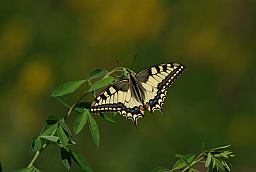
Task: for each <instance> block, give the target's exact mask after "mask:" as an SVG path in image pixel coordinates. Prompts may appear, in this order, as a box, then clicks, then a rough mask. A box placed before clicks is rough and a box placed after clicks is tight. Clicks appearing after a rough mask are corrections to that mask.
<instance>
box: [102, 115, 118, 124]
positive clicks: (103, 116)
mask: <svg viewBox="0 0 256 172" xmlns="http://www.w3.org/2000/svg"><path fill="white" fill-rule="evenodd" d="M100 116H101V117H102V118H104V119H105V120H106V121H108V122H110V123H113V124H117V122H116V121H114V120H113V119H112V118H111V117H110V116H109V115H105V114H104V113H100Z"/></svg>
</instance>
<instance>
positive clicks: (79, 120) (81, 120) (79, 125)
mask: <svg viewBox="0 0 256 172" xmlns="http://www.w3.org/2000/svg"><path fill="white" fill-rule="evenodd" d="M88 116H89V111H88V110H87V109H84V111H83V112H82V113H81V114H78V115H77V117H76V120H75V123H74V133H75V134H78V133H79V132H80V131H81V130H82V129H83V128H84V126H85V124H86V123H87V120H88Z"/></svg>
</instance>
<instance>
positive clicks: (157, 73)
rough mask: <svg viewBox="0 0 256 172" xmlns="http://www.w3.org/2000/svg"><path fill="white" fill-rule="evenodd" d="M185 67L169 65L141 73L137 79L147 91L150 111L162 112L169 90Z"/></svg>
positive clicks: (162, 65) (158, 66) (174, 64)
mask: <svg viewBox="0 0 256 172" xmlns="http://www.w3.org/2000/svg"><path fill="white" fill-rule="evenodd" d="M183 70H184V66H183V65H182V64H179V63H168V64H160V65H156V66H153V67H151V68H148V69H145V70H143V71H141V72H139V73H138V74H137V75H136V77H137V79H138V80H139V81H140V82H141V83H142V86H143V87H144V89H145V92H146V93H145V95H146V96H145V101H144V104H145V105H149V106H147V107H148V110H150V111H154V110H157V109H158V110H162V106H163V103H164V99H165V97H166V93H167V88H169V87H170V86H171V84H172V83H173V81H174V80H175V79H176V78H177V77H178V76H179V75H180V74H181V73H182V71H183Z"/></svg>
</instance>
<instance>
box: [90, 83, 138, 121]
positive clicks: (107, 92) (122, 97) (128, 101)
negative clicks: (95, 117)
mask: <svg viewBox="0 0 256 172" xmlns="http://www.w3.org/2000/svg"><path fill="white" fill-rule="evenodd" d="M141 106H142V103H140V102H138V101H137V100H136V99H135V98H134V96H133V95H132V91H131V87H130V85H129V81H128V80H121V81H118V82H116V83H115V84H113V85H111V86H109V87H107V88H106V89H104V90H103V91H102V92H101V93H100V94H99V95H98V96H97V97H96V99H95V100H94V102H93V103H92V105H91V109H90V110H91V112H92V113H98V112H119V113H120V114H122V115H123V116H124V117H126V118H128V119H132V120H133V121H134V122H135V123H137V119H138V118H140V117H143V112H141V110H140V107H141Z"/></svg>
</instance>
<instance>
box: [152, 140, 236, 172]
mask: <svg viewBox="0 0 256 172" xmlns="http://www.w3.org/2000/svg"><path fill="white" fill-rule="evenodd" d="M229 148H230V145H227V146H222V147H217V148H213V149H208V150H205V151H202V152H201V153H200V154H199V155H198V156H196V155H194V154H188V155H176V157H177V158H178V160H177V161H176V162H175V164H174V165H173V167H171V168H169V169H168V168H155V169H153V170H152V171H151V172H175V171H177V172H178V171H180V172H199V170H198V169H197V168H196V167H197V166H198V164H200V163H201V164H204V167H205V168H206V170H207V171H208V172H214V171H227V172H228V171H231V164H230V162H229V158H231V157H234V156H235V155H234V154H233V152H231V151H230V150H229Z"/></svg>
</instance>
